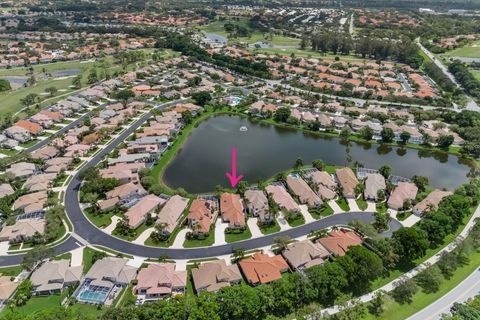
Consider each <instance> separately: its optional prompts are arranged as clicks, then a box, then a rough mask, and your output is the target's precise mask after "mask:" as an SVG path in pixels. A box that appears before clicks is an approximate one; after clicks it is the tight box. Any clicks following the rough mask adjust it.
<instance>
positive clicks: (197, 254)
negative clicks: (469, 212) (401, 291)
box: [0, 100, 402, 266]
mask: <svg viewBox="0 0 480 320" xmlns="http://www.w3.org/2000/svg"><path fill="white" fill-rule="evenodd" d="M179 102H182V100H176V101H172V102H168V103H165V104H162V105H160V106H158V107H157V109H163V108H167V107H170V106H172V105H175V104H177V103H179ZM151 116H152V114H151V112H147V113H145V114H144V115H143V116H142V117H141V118H140V119H139V120H137V121H136V122H135V123H134V124H133V125H132V126H130V127H128V128H127V129H126V130H125V131H124V132H123V133H122V134H121V135H119V136H118V137H117V138H116V139H115V140H114V141H112V142H111V143H110V144H108V145H107V146H105V148H104V149H102V150H101V151H100V152H99V153H97V155H95V156H94V157H93V158H92V160H91V161H90V162H89V163H87V164H86V165H85V166H83V167H82V168H81V169H80V170H79V172H78V173H77V174H76V175H75V176H74V177H73V178H72V180H71V182H70V184H69V185H68V187H67V190H66V192H65V210H66V212H67V214H68V216H69V218H70V220H71V221H72V224H73V226H74V232H75V233H76V234H77V235H78V236H80V237H81V238H83V239H85V240H87V241H88V242H89V243H90V244H93V245H100V246H103V247H106V248H111V249H113V250H115V251H119V252H123V253H126V254H129V255H135V256H142V257H151V258H158V257H159V256H161V255H167V256H168V257H169V258H171V259H199V258H208V257H214V256H220V255H227V254H231V253H232V252H233V251H234V250H235V249H237V248H243V249H246V250H250V249H256V248H260V247H264V246H268V245H271V244H272V243H273V239H274V238H276V237H279V236H289V237H291V238H298V237H301V236H304V235H307V234H308V233H310V232H311V231H315V230H319V229H323V228H327V227H331V226H334V225H347V224H348V223H349V222H350V221H352V220H361V221H364V222H367V223H370V222H371V221H373V214H371V213H366V212H350V213H341V214H335V215H332V216H329V217H326V218H323V219H320V220H316V221H314V222H312V223H308V224H304V225H301V226H298V227H295V228H291V229H288V230H284V231H281V232H277V233H274V234H270V235H266V236H262V237H258V238H253V239H248V240H243V241H238V242H235V243H231V244H225V245H220V246H211V247H201V248H190V249H173V248H160V247H151V246H145V245H139V244H134V243H131V242H128V241H125V240H122V239H120V238H116V237H114V236H111V235H109V234H107V233H105V232H103V231H102V230H100V229H98V228H97V227H96V226H95V225H93V224H92V223H91V222H90V221H89V220H88V219H87V217H86V216H85V215H84V214H83V212H82V210H81V209H80V203H79V191H80V186H81V180H80V179H79V178H78V176H79V174H80V173H81V172H83V171H85V170H86V169H88V168H90V167H93V166H95V165H97V164H98V163H99V162H100V161H102V160H103V158H104V157H105V156H106V155H107V154H108V153H110V152H111V151H113V149H115V147H116V146H117V145H118V144H120V143H122V142H123V141H124V140H125V139H126V138H127V137H128V136H129V135H130V134H131V133H133V132H134V131H135V130H136V129H137V128H139V127H140V126H141V125H142V124H143V123H144V122H145V121H146V120H147V119H148V118H149V117H151ZM401 226H402V225H401V223H400V222H398V221H397V220H393V219H392V221H391V222H390V229H389V230H388V231H387V232H385V233H384V234H383V235H384V236H390V235H391V234H392V232H393V231H395V230H398V229H399V228H400V227H401ZM79 246H81V245H80V244H79V243H78V242H77V241H76V240H75V239H74V237H69V238H68V239H67V240H66V241H64V242H63V243H61V244H59V245H57V246H55V247H54V249H55V253H56V254H60V253H64V252H67V251H70V250H73V249H75V248H77V247H79ZM22 259H23V254H18V255H9V256H2V257H0V266H7V265H15V264H20V263H21V262H22Z"/></svg>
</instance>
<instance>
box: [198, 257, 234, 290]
mask: <svg viewBox="0 0 480 320" xmlns="http://www.w3.org/2000/svg"><path fill="white" fill-rule="evenodd" d="M240 281H242V274H241V273H240V270H239V269H238V266H237V265H236V264H232V265H227V264H226V262H225V260H224V259H220V260H216V261H209V262H204V263H202V264H200V266H199V267H198V268H193V269H192V282H193V286H194V289H195V291H196V292H197V294H198V293H200V292H202V291H208V292H217V291H218V290H220V289H221V288H225V287H229V286H231V285H233V284H238V283H240Z"/></svg>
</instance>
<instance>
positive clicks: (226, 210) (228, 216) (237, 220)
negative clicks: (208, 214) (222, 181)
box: [220, 193, 245, 229]
mask: <svg viewBox="0 0 480 320" xmlns="http://www.w3.org/2000/svg"><path fill="white" fill-rule="evenodd" d="M243 210H244V209H243V204H242V201H241V199H240V196H239V195H238V194H233V193H222V195H221V197H220V213H221V215H222V220H223V221H224V222H228V227H229V228H233V229H240V228H244V227H245V215H244V214H243Z"/></svg>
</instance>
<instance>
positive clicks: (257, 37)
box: [198, 17, 300, 46]
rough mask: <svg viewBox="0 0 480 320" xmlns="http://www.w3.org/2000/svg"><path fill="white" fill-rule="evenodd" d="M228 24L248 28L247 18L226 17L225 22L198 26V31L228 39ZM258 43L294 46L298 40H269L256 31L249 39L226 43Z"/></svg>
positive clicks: (231, 40) (242, 38)
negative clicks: (226, 29) (226, 27)
mask: <svg viewBox="0 0 480 320" xmlns="http://www.w3.org/2000/svg"><path fill="white" fill-rule="evenodd" d="M228 22H231V23H233V24H235V25H239V26H242V27H246V28H248V22H249V21H248V18H246V17H238V20H237V17H235V18H233V17H227V18H226V20H224V21H220V20H216V21H214V22H212V23H209V24H207V25H203V26H199V27H198V29H200V30H203V31H205V32H208V33H214V34H217V35H219V36H223V37H227V38H228V36H229V34H228V32H227V31H225V28H224V25H225V24H226V23H228ZM258 41H266V42H268V43H271V44H273V45H279V46H296V45H299V44H300V39H297V38H291V37H284V36H277V35H273V37H272V39H269V38H268V33H265V34H264V33H261V32H258V31H254V32H252V33H251V34H250V36H249V37H238V38H230V39H229V41H228V42H229V43H230V44H232V43H239V42H243V43H248V44H251V43H255V42H258Z"/></svg>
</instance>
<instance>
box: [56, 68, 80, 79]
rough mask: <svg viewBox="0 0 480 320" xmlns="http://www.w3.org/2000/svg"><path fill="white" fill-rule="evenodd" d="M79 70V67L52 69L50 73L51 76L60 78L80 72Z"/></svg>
mask: <svg viewBox="0 0 480 320" xmlns="http://www.w3.org/2000/svg"><path fill="white" fill-rule="evenodd" d="M80 72H81V70H80V69H64V70H56V71H52V72H51V74H52V77H53V78H62V77H70V76H75V75H77V74H80Z"/></svg>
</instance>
